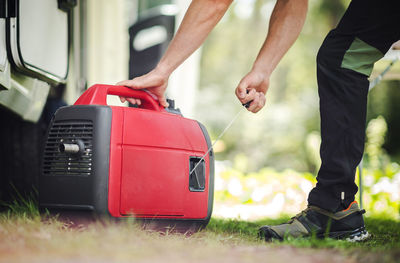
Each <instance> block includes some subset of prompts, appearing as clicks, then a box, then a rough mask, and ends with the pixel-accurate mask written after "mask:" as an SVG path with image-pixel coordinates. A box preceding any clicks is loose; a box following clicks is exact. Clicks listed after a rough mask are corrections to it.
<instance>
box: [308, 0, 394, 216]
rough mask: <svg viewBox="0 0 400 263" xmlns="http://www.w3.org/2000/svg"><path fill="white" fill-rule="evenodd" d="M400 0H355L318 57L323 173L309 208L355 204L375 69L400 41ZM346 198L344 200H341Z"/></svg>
mask: <svg viewBox="0 0 400 263" xmlns="http://www.w3.org/2000/svg"><path fill="white" fill-rule="evenodd" d="M399 19H400V0H382V1H377V0H353V1H352V2H351V3H350V5H349V7H348V9H347V10H346V12H345V14H344V16H343V17H342V19H341V21H340V22H339V24H338V26H337V27H336V28H335V29H333V30H332V31H330V32H329V34H328V35H327V36H326V38H325V40H324V42H323V44H322V46H321V48H320V50H319V52H318V56H317V78H318V92H319V97H320V115H321V137H322V143H321V149H320V155H321V160H322V164H321V168H320V170H319V173H318V176H317V181H318V182H317V185H316V187H315V188H314V189H312V191H311V192H310V194H309V197H308V203H309V204H310V205H315V206H318V207H321V208H323V209H326V210H329V211H332V212H336V211H339V210H341V209H344V208H347V206H348V205H349V204H350V203H351V202H352V201H354V196H355V194H356V193H357V190H358V188H357V185H356V184H355V182H354V180H355V172H356V168H357V165H358V164H359V162H360V161H361V158H362V155H363V151H364V140H365V122H366V108H367V95H368V87H369V81H368V77H369V75H370V73H371V71H372V67H373V64H374V63H375V62H376V61H377V60H379V59H380V58H381V57H383V55H384V54H385V53H386V52H387V51H388V50H389V48H390V47H391V45H392V44H393V43H394V42H396V41H397V40H399V39H400V24H399V22H400V20H399ZM342 197H344V199H343V200H342Z"/></svg>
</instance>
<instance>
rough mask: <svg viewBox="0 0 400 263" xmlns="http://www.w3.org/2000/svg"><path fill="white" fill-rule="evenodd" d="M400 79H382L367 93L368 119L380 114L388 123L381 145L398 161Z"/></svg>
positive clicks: (399, 153)
mask: <svg viewBox="0 0 400 263" xmlns="http://www.w3.org/2000/svg"><path fill="white" fill-rule="evenodd" d="M399 101H400V81H399V80H390V81H383V82H381V83H380V84H379V85H377V86H376V87H375V88H374V89H373V90H372V91H371V92H370V94H369V103H368V117H367V119H368V121H369V120H371V119H374V118H376V117H377V116H379V115H382V116H383V118H384V119H385V120H386V122H387V124H388V130H387V135H386V139H385V143H384V145H383V147H384V148H385V150H386V151H387V152H388V154H389V155H391V156H392V158H393V159H394V160H396V161H397V162H399V161H400V138H399V136H400V103H399Z"/></svg>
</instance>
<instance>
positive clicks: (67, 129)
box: [42, 120, 93, 176]
mask: <svg viewBox="0 0 400 263" xmlns="http://www.w3.org/2000/svg"><path fill="white" fill-rule="evenodd" d="M92 138H93V123H92V121H91V120H61V121H55V122H53V125H52V126H51V128H50V130H49V133H48V137H47V141H46V145H45V149H44V156H43V170H42V171H43V174H44V175H50V176H89V175H90V174H91V170H92V150H93V149H92V147H93V145H92ZM78 140H80V141H82V142H83V144H84V146H85V147H84V148H85V149H83V151H82V152H81V153H80V154H70V153H67V152H61V151H60V150H59V147H60V144H65V143H68V144H74V143H76V142H77V141H78Z"/></svg>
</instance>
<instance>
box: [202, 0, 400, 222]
mask: <svg viewBox="0 0 400 263" xmlns="http://www.w3.org/2000/svg"><path fill="white" fill-rule="evenodd" d="M349 2H350V1H347V0H343V1H341V0H335V1H334V0H332V1H316V0H310V2H309V13H308V16H307V20H306V23H305V26H304V29H303V31H302V33H301V35H300V37H299V39H298V41H297V42H296V43H295V44H294V46H293V47H292V48H291V49H290V50H289V52H288V53H287V54H286V55H285V57H284V59H283V60H282V61H281V63H280V64H279V66H278V67H277V69H276V70H275V72H274V73H273V75H272V78H271V84H270V89H269V91H268V94H267V106H266V107H265V108H264V109H263V110H262V111H261V112H259V113H258V114H255V115H253V114H251V113H247V112H246V113H244V112H243V113H242V114H241V115H240V116H239V119H238V120H237V121H236V123H235V124H234V125H233V126H232V127H231V129H230V130H229V131H228V132H227V133H226V134H225V135H224V137H223V139H222V140H221V141H220V142H219V143H218V144H217V145H216V146H215V151H216V152H217V160H219V161H222V162H220V163H219V168H220V169H219V171H220V173H219V174H218V177H217V180H219V183H220V184H219V186H218V187H220V188H219V189H217V192H216V202H217V203H220V204H221V206H219V205H217V206H216V207H217V208H218V209H217V211H216V213H217V214H218V213H220V214H221V215H222V214H225V215H226V214H229V215H231V216H232V217H235V216H236V217H237V216H241V217H252V216H254V213H255V212H254V211H253V210H259V211H264V213H261V214H262V215H264V216H271V215H272V214H271V212H268V211H272V210H274V209H275V210H277V211H280V213H293V212H298V209H300V208H303V207H304V206H305V205H306V197H307V193H308V191H309V189H311V187H312V184H313V183H315V175H316V173H317V171H318V168H319V166H320V158H319V144H320V132H319V111H318V106H319V105H318V103H319V99H318V93H317V83H316V70H315V68H316V65H315V57H316V54H317V52H318V48H319V46H320V45H321V43H322V41H323V39H324V37H325V35H326V34H327V33H328V32H329V30H330V29H332V28H334V27H335V25H336V24H337V22H338V21H339V19H340V18H341V16H342V15H343V13H344V11H345V9H346V7H347V5H348V4H349ZM274 4H275V1H264V0H239V1H234V3H233V5H232V6H231V8H230V10H229V11H228V13H227V14H226V16H225V17H224V18H223V19H222V21H221V22H220V24H219V25H218V26H217V27H216V28H215V30H214V31H213V33H212V34H211V35H210V36H209V38H208V40H207V42H206V43H205V45H204V47H203V52H202V62H201V83H200V90H199V91H198V95H197V97H198V98H206V99H199V100H198V102H197V103H198V104H197V109H196V113H197V119H198V120H200V121H201V122H203V123H204V124H206V126H207V128H208V130H209V132H210V133H211V135H212V137H213V138H216V136H217V135H218V134H219V133H220V132H221V131H222V130H223V128H224V127H225V126H226V124H227V123H228V122H229V120H230V119H232V118H233V116H234V115H235V114H236V113H237V112H238V111H239V110H240V109H241V105H240V104H239V103H238V101H237V100H236V98H235V96H234V89H235V88H236V85H237V84H238V82H239V81H240V79H241V78H242V77H243V76H244V75H245V74H246V73H247V72H248V71H249V70H250V68H251V66H252V63H253V61H254V59H255V57H256V56H257V52H258V50H259V48H260V47H261V45H262V43H263V41H264V39H265V35H266V32H267V29H268V20H269V17H270V14H271V12H272V8H273V6H274ZM375 75H376V74H375ZM399 86H400V82H399V81H396V80H394V81H383V82H382V83H381V84H379V85H378V86H377V87H376V88H375V89H374V90H373V91H372V92H371V96H370V102H369V106H368V110H369V114H368V123H369V126H368V130H367V136H368V143H367V145H366V154H365V158H364V162H363V164H364V173H363V174H364V176H363V177H365V181H366V184H365V195H364V196H365V207H366V208H367V209H368V211H370V213H375V212H376V213H377V212H383V211H385V212H387V213H389V214H390V215H391V216H395V217H397V216H398V214H399V197H398V195H399V189H400V185H399V183H398V181H399V173H398V172H399V168H398V165H397V164H396V163H395V161H397V160H398V158H397V156H399V155H400V154H399V153H400V151H399V149H400V140H398V134H399V132H400V131H399V129H400V128H398V127H400V115H399V114H400V113H399V112H400V111H399V110H400V109H399V107H400V106H398V105H400V104H399V103H398V101H399V100H398V99H397V98H400V92H399V90H400V87H399ZM385 135H387V136H385ZM389 154H390V155H389ZM217 185H218V182H217ZM376 185H378V186H376ZM396 187H397V189H396ZM229 189H230V190H229ZM232 189H233V190H232ZM234 189H236V190H234ZM238 189H239V190H238ZM228 203H230V204H231V206H229V205H227V204H228ZM232 204H236V205H238V206H240V207H239V208H241V209H242V210H241V211H242V214H241V215H240V214H238V212H237V211H239V210H238V209H236V208H238V207H236V208H234V207H235V206H234V205H232ZM258 206H259V207H258ZM265 206H268V207H267V208H266V207H265ZM278 206H279V208H277V207H278ZM229 207H230V208H229ZM249 207H253V208H254V209H253V210H252V209H251V208H249ZM246 209H247V210H246ZM266 210H268V211H267V212H265V211H266ZM295 210H297V211H295ZM235 211H236V212H235ZM243 211H247V212H243Z"/></svg>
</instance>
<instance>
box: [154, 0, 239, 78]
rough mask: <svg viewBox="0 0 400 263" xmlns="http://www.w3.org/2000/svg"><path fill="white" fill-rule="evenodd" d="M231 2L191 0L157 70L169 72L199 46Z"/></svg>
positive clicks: (224, 0) (230, 0) (223, 0)
mask: <svg viewBox="0 0 400 263" xmlns="http://www.w3.org/2000/svg"><path fill="white" fill-rule="evenodd" d="M231 3H232V0H193V1H192V3H191V4H190V6H189V9H188V11H187V12H186V14H185V17H184V18H183V21H182V23H181V25H180V27H179V29H178V32H177V33H176V35H175V37H174V39H173V40H172V41H171V43H170V45H169V47H168V49H167V51H166V52H165V54H164V56H163V57H162V59H161V61H160V63H159V64H158V66H157V70H158V71H159V72H161V73H162V74H165V75H169V74H171V73H172V71H174V70H175V69H176V68H177V67H178V66H179V65H180V64H181V63H182V62H183V61H184V60H185V59H186V58H188V57H189V56H190V55H191V54H192V53H193V52H194V51H195V50H196V49H197V48H199V47H200V45H201V44H202V43H203V42H204V40H205V38H206V37H207V35H208V34H209V33H210V32H211V30H212V29H213V28H214V27H215V25H216V24H217V23H218V21H219V20H220V19H221V18H222V17H223V15H224V14H225V12H226V10H227V9H228V7H229V5H230V4H231Z"/></svg>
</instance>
